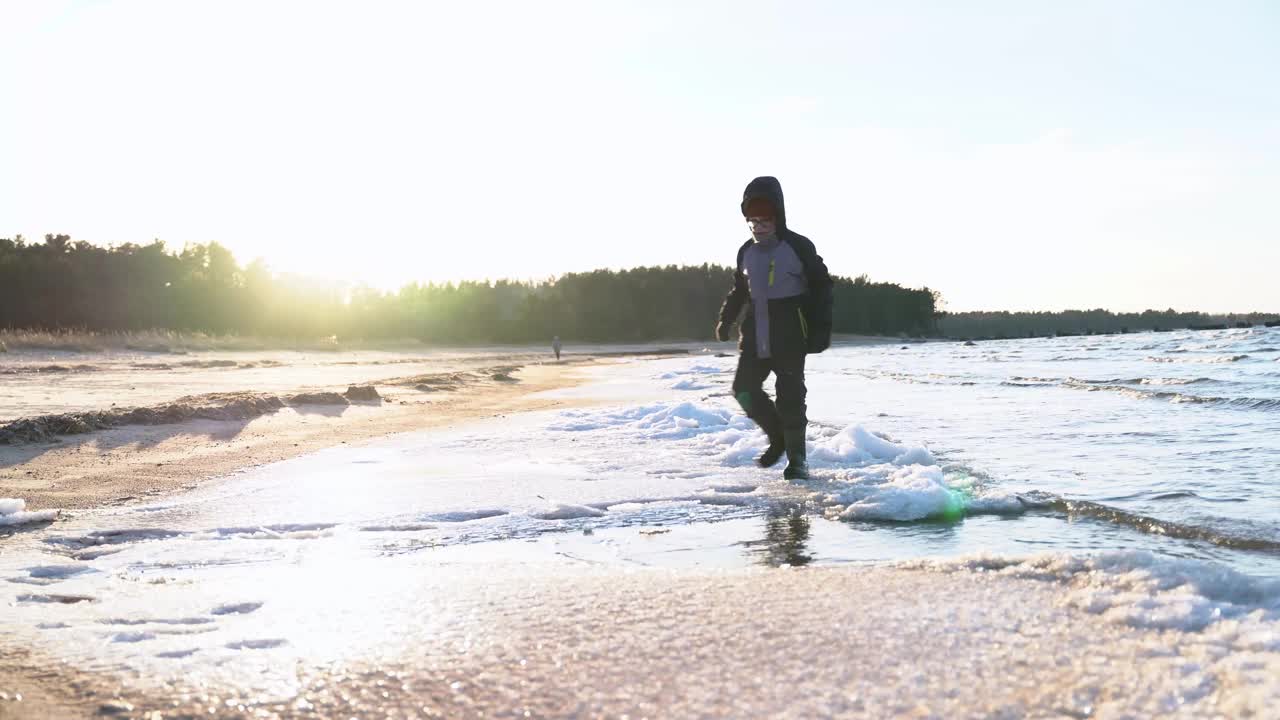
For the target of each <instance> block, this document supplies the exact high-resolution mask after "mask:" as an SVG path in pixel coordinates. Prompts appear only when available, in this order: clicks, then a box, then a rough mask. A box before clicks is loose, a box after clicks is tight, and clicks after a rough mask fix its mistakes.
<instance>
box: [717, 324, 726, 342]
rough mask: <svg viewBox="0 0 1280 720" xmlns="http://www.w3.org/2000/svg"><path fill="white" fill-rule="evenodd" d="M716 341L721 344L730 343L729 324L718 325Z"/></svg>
mask: <svg viewBox="0 0 1280 720" xmlns="http://www.w3.org/2000/svg"><path fill="white" fill-rule="evenodd" d="M716 339H717V340H719V341H720V342H728V340H729V323H716Z"/></svg>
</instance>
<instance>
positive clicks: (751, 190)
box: [720, 177, 831, 358]
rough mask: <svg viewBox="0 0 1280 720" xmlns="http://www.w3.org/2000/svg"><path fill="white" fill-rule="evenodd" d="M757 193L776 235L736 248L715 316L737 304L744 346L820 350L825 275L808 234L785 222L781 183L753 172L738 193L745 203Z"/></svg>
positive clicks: (730, 314)
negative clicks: (768, 205) (772, 217)
mask: <svg viewBox="0 0 1280 720" xmlns="http://www.w3.org/2000/svg"><path fill="white" fill-rule="evenodd" d="M757 197H763V198H766V199H768V200H769V201H771V202H772V203H773V207H774V208H775V211H776V215H777V217H776V223H777V228H778V233H777V234H778V240H777V242H776V243H757V242H756V241H755V239H754V238H752V239H749V240H747V241H746V242H745V243H743V245H742V247H741V248H739V249H738V261H737V265H736V266H735V268H734V273H733V287H732V288H731V289H730V290H729V294H728V295H727V296H726V297H725V299H724V305H723V306H721V308H720V322H722V323H732V322H733V321H734V320H736V319H737V317H738V313H739V312H741V311H742V306H743V305H746V306H747V315H746V317H745V318H743V320H742V326H741V329H742V342H741V343H740V344H739V347H740V348H741V349H743V350H744V351H745V350H747V349H752V350H754V351H755V352H756V354H757V355H758V356H759V357H762V358H767V357H773V356H776V355H781V354H785V353H806V352H807V353H820V352H822V351H823V350H826V349H827V348H828V347H830V345H831V275H830V273H828V272H827V266H826V265H825V264H824V263H823V262H822V258H821V257H820V256H819V255H818V251H817V250H816V249H815V248H814V247H813V243H812V242H810V241H809V238H807V237H805V236H803V235H800V234H798V233H794V232H792V231H791V230H790V229H789V228H787V214H786V209H785V206H784V205H783V199H782V185H781V184H780V183H779V182H778V180H777V178H772V177H758V178H756V179H755V180H752V181H751V183H750V184H748V185H747V189H746V190H745V191H744V192H743V193H742V212H743V215H744V216H745V215H746V208H747V203H748V202H750V201H751V200H752V199H754V198H757Z"/></svg>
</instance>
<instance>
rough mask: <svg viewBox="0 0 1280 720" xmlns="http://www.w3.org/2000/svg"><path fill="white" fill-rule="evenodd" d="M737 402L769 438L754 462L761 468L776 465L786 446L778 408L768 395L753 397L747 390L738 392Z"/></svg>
mask: <svg viewBox="0 0 1280 720" xmlns="http://www.w3.org/2000/svg"><path fill="white" fill-rule="evenodd" d="M738 404H739V405H741V406H742V410H743V412H745V413H746V414H747V417H749V418H751V419H752V420H753V421H755V424H756V425H759V426H760V429H761V430H762V431H764V434H765V435H766V436H767V437H768V438H769V448H768V449H767V450H765V451H764V453H762V454H761V455H760V457H758V458H756V464H757V465H759V466H760V467H762V468H768V467H773V466H774V465H777V464H778V460H780V459H782V453H783V452H785V451H786V447H787V446H786V440H785V438H784V437H783V433H782V418H780V417H778V408H777V407H776V406H775V405H774V404H773V401H772V400H770V399H769V396H767V395H762V396H761V397H759V398H755V397H753V395H752V394H751V393H749V392H741V393H738Z"/></svg>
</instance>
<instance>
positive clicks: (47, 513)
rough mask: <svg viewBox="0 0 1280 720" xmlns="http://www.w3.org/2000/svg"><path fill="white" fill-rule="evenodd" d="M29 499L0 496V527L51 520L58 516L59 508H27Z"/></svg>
mask: <svg viewBox="0 0 1280 720" xmlns="http://www.w3.org/2000/svg"><path fill="white" fill-rule="evenodd" d="M26 507H27V501H26V500H19V499H18V498H0V527H3V526H5V525H25V524H27V523H38V522H49V521H51V520H54V519H56V518H57V517H58V511H57V510H32V511H28V510H26Z"/></svg>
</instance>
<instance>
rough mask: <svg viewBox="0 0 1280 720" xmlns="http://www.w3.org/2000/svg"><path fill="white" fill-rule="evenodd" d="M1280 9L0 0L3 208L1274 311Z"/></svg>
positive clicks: (998, 303) (5, 232)
mask: <svg viewBox="0 0 1280 720" xmlns="http://www.w3.org/2000/svg"><path fill="white" fill-rule="evenodd" d="M1277 37H1280V4H1277V3H1274V2H1269V1H1268V0H1258V1H1257V2H1243V1H1235V0H1224V1H1223V2H1215V3H1207V2H1178V1H1172V0H1169V1H1159V0H1152V1H1150V2H1143V1H1138V0H1104V1H1099V2H1093V1H1090V0H1083V1H1079V2H1069V3H1068V2H1036V1H1034V0H1010V1H1008V2H981V1H975V2H964V3H955V2H949V1H947V0H937V1H935V2H929V1H926V0H903V1H902V2H878V1H877V2H858V1H851V0H844V1H839V0H837V1H833V2H817V1H811V0H791V1H789V2H788V1H783V2H760V1H754V0H734V1H732V2H730V1H725V2H721V1H718V0H717V1H710V0H708V1H698V0H670V1H668V0H649V1H645V2H641V1H636V2H625V1H623V0H616V1H607V0H583V1H581V2H566V1H563V0H540V1H539V2H524V1H520V0H515V1H512V2H497V1H492V0H468V1H467V2H456V1H451V2H425V1H424V2H406V3H396V2H361V3H328V2H317V1H306V2H272V1H269V0H259V1H254V2H239V1H237V0H223V1H220V2H199V3H198V2H181V1H174V0H164V1H161V2H102V1H97V2H59V1H56V0H47V1H45V0H30V1H27V0H0V103H2V104H0V237H12V236H13V235H14V234H18V233H21V234H22V235H24V236H26V237H27V238H41V237H43V236H44V234H45V233H67V234H69V235H71V236H72V237H73V238H75V239H78V240H88V241H90V242H93V243H97V244H102V245H108V244H121V243H125V242H138V243H146V242H149V241H151V240H152V239H156V238H159V239H162V240H164V241H165V242H167V243H168V244H169V246H170V247H172V248H175V249H177V248H181V247H182V245H183V244H184V243H203V242H209V241H217V242H220V243H222V244H223V245H226V246H227V247H229V248H230V249H231V250H232V251H233V252H234V253H235V254H236V256H237V258H239V259H240V260H241V261H242V262H248V261H249V260H251V259H254V258H262V259H264V260H265V261H266V262H267V263H268V264H269V265H270V266H271V267H272V268H273V269H275V270H277V271H282V272H296V273H304V274H309V275H316V276H320V277H327V278H335V279H341V280H344V281H349V282H352V283H364V284H369V285H372V286H376V287H381V288H387V289H393V288H396V287H398V286H400V285H402V284H404V283H407V282H412V281H421V282H426V281H434V282H440V281H446V280H458V279H484V278H491V279H497V278H503V277H505V278H519V279H545V278H549V277H552V276H555V275H559V274H563V273H566V272H572V271H582V270H590V269H595V268H601V267H610V268H625V267H634V266H638V265H665V264H673V263H674V264H684V263H689V264H701V263H703V262H713V263H720V264H724V265H731V264H732V263H733V260H734V256H735V252H736V249H737V247H738V245H739V244H741V242H742V241H743V240H745V239H746V237H747V236H748V235H747V229H746V226H745V224H744V223H743V221H742V217H741V214H740V212H739V210H738V203H739V201H740V199H741V193H742V189H743V187H744V186H745V185H746V183H747V182H748V181H749V180H750V179H751V178H753V177H755V176H758V175H774V176H777V177H778V178H779V179H780V180H781V182H782V185H783V189H784V191H785V193H786V196H787V215H788V220H789V224H790V226H791V227H792V229H794V230H796V231H798V232H800V233H802V234H804V235H806V236H808V237H809V238H811V239H812V240H813V241H814V243H815V244H816V246H817V248H818V251H819V253H820V254H821V255H822V256H823V257H824V258H825V259H826V261H827V264H828V266H829V267H830V268H831V270H832V271H833V272H834V273H838V274H840V275H845V276H851V277H852V276H857V275H861V274H867V275H869V276H870V277H871V279H872V280H877V281H887V282H896V283H900V284H903V285H908V286H913V287H921V286H927V287H929V288H932V289H935V290H938V291H940V292H941V293H942V296H943V299H944V301H945V306H946V308H947V309H949V310H954V311H964V310H977V309H1008V310H1059V309H1065V308H1095V307H1105V308H1109V309H1113V310H1117V311H1134V310H1142V309H1145V308H1149V307H1150V308H1159V309H1163V308H1166V307H1174V308H1177V309H1180V310H1204V311H1213V312H1230V311H1237V312H1245V311H1253V310H1259V311H1277V310H1280V282H1278V278H1280V269H1278V268H1280V82H1277V81H1276V78H1277V77H1280V43H1278V42H1276V38H1277Z"/></svg>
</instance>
